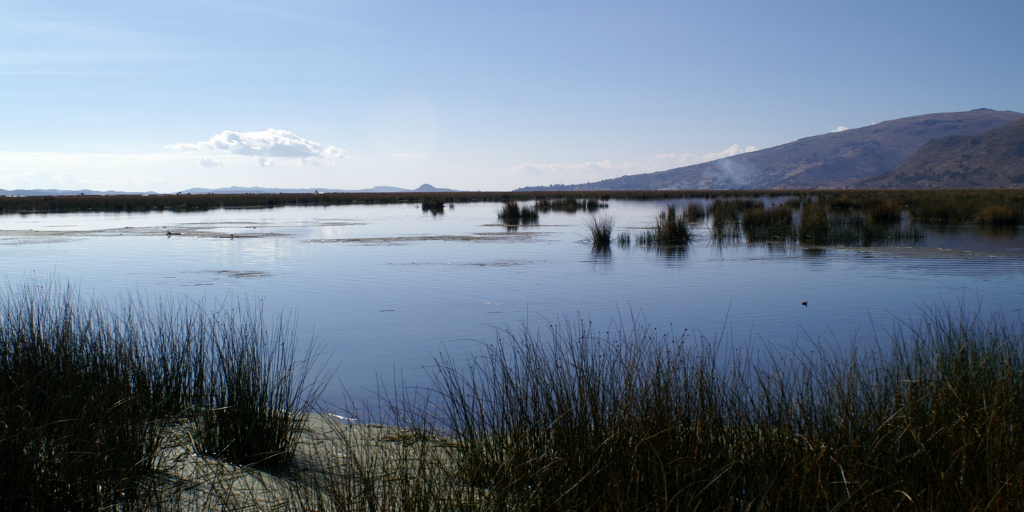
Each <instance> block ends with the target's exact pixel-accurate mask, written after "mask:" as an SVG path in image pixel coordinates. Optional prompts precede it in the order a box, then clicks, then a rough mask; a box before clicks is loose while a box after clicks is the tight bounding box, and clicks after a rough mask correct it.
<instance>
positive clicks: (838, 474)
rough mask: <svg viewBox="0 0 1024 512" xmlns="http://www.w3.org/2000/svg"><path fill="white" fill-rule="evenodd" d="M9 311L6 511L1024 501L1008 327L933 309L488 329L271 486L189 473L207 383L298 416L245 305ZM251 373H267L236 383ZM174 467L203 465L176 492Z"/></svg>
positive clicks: (975, 506) (38, 304)
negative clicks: (785, 323) (781, 336)
mask: <svg viewBox="0 0 1024 512" xmlns="http://www.w3.org/2000/svg"><path fill="white" fill-rule="evenodd" d="M5 293H6V296H5V297H4V300H3V301H0V342H2V345H0V365H2V367H0V370H2V372H0V415H2V416H0V420H2V421H0V507H2V508H3V509H5V510H96V509H118V510H128V509H162V510H163V509H188V510H202V509H208V508H210V507H213V508H218V509H222V510H252V509H275V510H296V511H298V510H310V511H313V510H316V511H332V510H693V509H699V510H795V511H804V510H807V511H810V510H896V509H906V510H920V511H932V510H934V511H939V510H984V509H988V510H1016V509H1017V508H1018V506H1019V504H1020V503H1021V502H1022V501H1024V459H1021V457H1020V454H1021V453H1024V436H1021V435H1020V429H1021V425H1022V424H1024V327H1022V325H1021V323H1020V318H1019V317H1018V318H1015V319H1006V318H1005V317H1003V316H1000V315H994V316H992V317H989V318H987V319H986V318H983V317H981V316H980V315H978V314H972V313H970V312H968V311H966V310H964V309H963V308H961V309H959V310H958V309H950V308H934V309H927V310H923V311H922V312H921V315H920V318H919V319H918V320H917V321H916V322H911V321H906V322H898V323H895V324H894V325H893V327H892V329H891V330H890V331H889V332H890V334H889V335H888V336H887V338H886V339H876V340H874V342H873V343H870V344H868V345H867V346H863V347H860V348H856V349H851V350H849V351H846V350H839V349H829V348H828V347H827V346H822V345H821V344H820V343H811V345H812V346H813V347H814V350H813V351H811V352H800V351H796V352H793V351H792V350H790V349H788V348H786V349H782V348H780V347H774V346H771V345H765V346H764V347H763V350H757V349H756V348H755V347H750V348H748V349H747V350H746V351H741V352H736V353H734V354H727V353H726V352H725V350H724V349H725V348H726V344H725V343H726V340H723V339H720V338H712V339H708V338H705V337H704V336H701V335H699V334H694V333H692V332H689V331H684V332H683V333H682V334H681V335H666V334H663V333H659V332H658V331H657V330H655V329H653V328H652V327H650V326H648V325H645V324H644V323H643V322H642V321H639V320H637V319H634V320H633V322H632V323H631V324H626V325H616V324H613V325H612V326H611V327H610V328H607V329H597V328H595V327H593V326H592V324H591V323H590V322H586V321H582V320H579V321H569V320H564V321H562V322H561V323H557V324H553V325H550V326H548V329H547V330H546V333H545V334H544V335H542V334H541V331H531V330H529V329H527V328H524V329H523V330H522V331H520V332H512V331H504V332H503V333H501V335H500V336H499V338H498V340H497V341H496V342H493V343H491V344H488V345H484V346H482V349H481V350H482V351H481V352H480V353H477V354H471V355H470V356H469V357H468V358H466V359H464V358H463V356H461V355H450V354H442V355H441V356H439V357H438V358H437V360H436V365H435V366H434V367H432V369H430V370H429V371H430V377H431V381H430V382H432V384H431V385H429V386H426V387H410V386H405V385H403V384H401V381H397V384H395V385H394V386H393V387H392V388H390V389H383V390H382V392H381V400H382V401H381V402H380V404H379V405H378V406H376V407H374V408H373V409H372V410H375V411H377V415H376V416H371V417H369V418H362V419H363V421H364V422H366V420H369V423H370V424H363V423H362V422H359V423H356V424H354V425H351V424H350V423H353V422H354V420H347V421H344V422H335V421H333V420H329V417H330V416H329V415H327V414H320V415H311V416H309V417H306V416H305V415H303V417H302V423H303V425H305V427H304V428H303V429H301V432H302V433H301V436H300V437H296V438H293V439H298V441H297V442H296V443H294V444H293V446H295V451H294V453H295V457H301V463H298V462H296V463H293V464H291V465H289V466H285V467H284V469H281V470H279V471H277V472H266V471H265V470H263V469H260V468H258V467H255V466H245V465H239V464H240V461H232V463H231V464H223V463H221V462H218V461H217V460H214V459H208V458H205V457H202V456H199V455H195V453H194V452H195V447H196V445H199V444H201V443H200V442H196V443H193V442H192V441H189V439H191V438H193V437H194V436H195V435H196V430H194V429H195V427H194V426H189V425H191V423H190V422H189V421H187V420H188V418H190V417H191V418H195V416H189V414H190V411H193V410H194V408H199V409H203V408H207V410H209V409H208V408H209V407H211V406H213V408H214V409H217V408H218V407H219V404H225V403H227V402H217V401H216V400H213V399H211V398H208V397H210V396H214V395H217V394H218V391H216V390H217V389H236V390H238V393H240V394H239V396H240V397H242V396H244V397H246V398H249V397H251V395H250V394H247V393H250V392H251V390H252V389H253V388H265V389H267V390H269V391H267V394H268V395H274V394H275V391H274V390H275V389H277V390H279V391H280V393H279V394H280V396H283V397H291V398H286V399H284V400H281V401H278V402H274V400H273V399H272V400H270V401H264V402H262V403H264V404H265V407H262V408H261V409H262V410H263V411H264V412H266V411H267V410H270V409H274V408H275V407H277V406H287V405H288V404H292V405H293V406H294V405H295V404H299V406H300V408H301V404H303V403H308V401H309V399H311V398H312V397H313V396H314V395H315V392H313V389H311V388H304V387H303V386H302V384H301V383H302V382H303V381H302V380H301V379H300V373H298V372H296V371H295V370H296V369H299V368H301V364H300V363H296V362H295V360H294V359H293V356H291V355H290V354H291V352H290V350H285V351H284V352H278V351H279V350H281V349H280V348H279V343H278V342H279V341H280V340H282V339H284V340H287V339H290V338H291V337H292V334H290V333H291V332H292V331H291V330H290V328H289V327H288V324H286V323H280V322H279V323H278V324H275V325H277V326H278V327H276V328H267V327H266V325H265V324H263V323H262V321H261V320H258V319H256V315H258V313H259V310H258V307H250V306H245V305H242V307H241V309H242V311H244V312H246V313H244V314H242V313H239V312H238V311H237V310H227V311H221V312H220V313H218V314H219V315H220V316H217V315H213V316H211V315H210V314H209V312H208V310H207V309H206V308H205V307H201V306H202V305H201V304H199V305H196V304H192V303H177V304H174V303H163V304H158V305H156V306H153V307H143V306H148V305H146V304H143V303H142V302H141V301H135V302H133V303H132V304H133V305H132V306H130V307H122V308H120V309H109V308H104V307H101V305H100V304H98V303H96V302H91V301H86V300H83V299H82V298H81V297H80V296H78V295H77V294H76V293H74V292H73V290H70V291H69V290H66V289H64V290H62V289H58V288H56V287H55V286H54V285H53V284H49V285H47V284H46V283H44V284H43V285H42V286H41V287H40V286H39V285H36V284H32V285H28V286H26V287H23V288H18V289H12V288H11V287H8V290H7V291H6V292H5ZM200 312H202V314H200ZM214 318H216V319H218V320H216V321H214V320H213V319H214ZM230 319H235V321H234V322H232V321H230ZM183 334H185V335H187V336H185V337H182V336H183ZM225 336H227V337H228V339H227V340H226V339H224V337H225ZM229 340H230V342H229ZM268 341H269V343H267V342H268ZM181 343H185V346H187V347H189V348H182V345H181ZM232 343H234V345H232ZM203 347H206V348H207V349H210V348H216V350H212V351H211V350H207V349H204V348H203ZM218 354H220V355H218ZM221 356H223V357H224V358H225V361H232V362H230V363H221V362H219V359H218V357H221ZM275 361H276V362H275ZM253 362H255V363H256V365H257V366H260V367H262V368H264V369H266V370H251V369H249V370H247V369H246V368H251V367H252V363H253ZM285 362H288V363H287V364H285ZM296 365H297V366H296ZM275 369H277V370H275ZM236 370H237V371H236ZM267 370H269V371H267ZM261 372H262V373H261ZM214 373H219V374H221V375H222V376H223V377H218V378H210V377H209V376H210V375H211V374H214ZM241 374H245V375H246V377H245V378H242V379H235V377H234V376H236V375H241ZM266 376H270V378H264V377H266ZM282 379H283V380H290V381H291V382H292V385H291V387H288V386H285V387H281V388H279V386H280V382H281V381H282ZM232 380H244V381H246V382H250V383H251V384H245V385H242V386H241V387H234V388H232V385H231V384H226V383H225V382H226V381H232ZM313 380H314V381H316V379H313ZM246 389H248V390H249V391H246ZM297 389H305V390H306V391H304V392H302V393H296V390H297ZM295 397H300V398H295ZM260 400H261V399H260V398H256V399H255V401H257V402H259V401H260ZM275 404H277V405H275ZM228 408H229V409H230V408H231V406H230V405H229V406H228ZM262 414H263V412H254V413H252V414H251V415H250V416H248V417H247V421H251V422H260V421H264V420H262V419H261V418H262V417H263V416H262ZM314 417H315V418H319V420H316V421H319V422H320V423H319V424H317V423H316V421H313V419H314ZM181 418H185V419H186V421H181V420H180V419H181ZM294 418H295V419H296V420H297V419H298V416H295V417H294ZM273 421H276V420H270V422H271V423H273ZM374 421H376V422H379V423H380V424H377V425H374V424H373V422H374ZM325 422H326V423H325ZM297 423H298V422H297V421H296V422H294V423H292V422H287V424H288V425H289V427H288V428H294V427H295V425H296V424H297ZM225 424H233V425H236V426H240V424H239V423H237V422H227V423H225ZM183 428H184V429H185V430H184V431H182V430H181V429H183ZM235 432H236V433H237V434H236V435H237V438H236V440H239V441H241V440H244V439H245V437H246V436H248V435H253V432H252V431H250V432H249V433H248V434H246V433H242V432H240V431H237V430H236V431H235ZM264 436H265V437H267V438H274V437H275V435H274V434H264ZM179 442H180V443H184V445H183V446H181V447H179V448H177V450H178V451H173V450H172V451H170V452H168V451H166V450H167V447H166V445H168V444H173V443H179ZM273 445H274V443H269V444H268V446H273ZM261 451H262V452H263V453H275V454H280V452H277V451H275V450H273V449H271V450H265V449H261ZM168 454H171V455H173V456H169V455H168ZM174 454H176V455H174ZM218 456H222V455H221V454H220V453H218ZM272 459H275V460H276V461H278V462H280V463H283V462H284V459H281V458H279V457H277V458H275V457H272ZM257 460H265V459H257ZM168 464H169V465H171V466H172V468H173V467H178V466H175V465H181V464H191V465H192V466H193V467H194V468H213V469H210V470H208V471H206V470H203V471H200V470H198V469H197V470H196V473H195V474H192V475H191V476H189V475H184V476H185V477H189V478H191V480H188V482H190V483H188V484H187V485H184V484H181V480H180V478H182V476H180V475H182V473H181V472H180V471H179V472H177V473H176V472H174V471H171V472H169V473H168V472H166V470H167V465H168ZM218 464H220V465H218ZM174 475H179V476H174ZM197 479H199V480H198V481H197ZM168 481H169V482H170V483H167V482H168ZM174 482H179V483H174Z"/></svg>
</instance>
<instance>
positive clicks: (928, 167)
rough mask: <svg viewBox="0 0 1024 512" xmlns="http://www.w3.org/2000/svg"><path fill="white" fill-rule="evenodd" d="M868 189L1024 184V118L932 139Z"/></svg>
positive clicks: (867, 185)
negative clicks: (983, 129) (975, 131)
mask: <svg viewBox="0 0 1024 512" xmlns="http://www.w3.org/2000/svg"><path fill="white" fill-rule="evenodd" d="M859 186H861V187H864V188H1006V187H1012V188H1020V187H1024V119H1019V120H1017V121H1014V122H1012V123H1010V124H1008V125H1006V126H1002V127H1000V128H996V129H994V130H990V131H987V132H984V133H981V134H978V135H974V136H971V135H953V136H950V137H942V138H939V139H934V140H931V141H929V142H928V143H927V144H925V145H924V146H921V149H918V150H917V152H916V153H914V154H913V156H911V157H910V158H908V159H907V161H906V162H904V163H903V165H901V166H899V167H898V168H896V169H895V170H892V171H890V172H887V173H885V174H883V175H881V176H877V177H874V178H868V179H867V180H864V181H862V182H861V183H860V184H859Z"/></svg>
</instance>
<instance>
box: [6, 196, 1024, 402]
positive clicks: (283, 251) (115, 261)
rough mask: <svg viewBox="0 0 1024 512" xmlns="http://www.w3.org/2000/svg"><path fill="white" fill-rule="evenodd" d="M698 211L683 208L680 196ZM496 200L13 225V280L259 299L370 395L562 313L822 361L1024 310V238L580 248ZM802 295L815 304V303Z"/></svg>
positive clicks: (108, 216) (546, 217) (640, 206)
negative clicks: (953, 323) (954, 318)
mask: <svg viewBox="0 0 1024 512" xmlns="http://www.w3.org/2000/svg"><path fill="white" fill-rule="evenodd" d="M672 202H673V203H675V204H677V205H685V203H686V201H684V200H678V201H672ZM665 204H666V202H664V201H659V202H655V201H652V202H631V201H612V202H611V206H610V208H608V209H607V210H606V211H605V212H604V213H606V214H609V215H612V216H614V217H615V219H616V231H619V230H622V229H631V228H632V229H637V228H642V227H645V226H647V225H648V224H649V223H650V222H651V221H652V219H653V217H654V216H655V214H656V213H657V212H658V211H659V210H660V209H661V208H663V207H664V205H665ZM496 210H497V205H495V204H493V203H476V204H458V205H456V206H455V207H454V208H453V209H452V208H447V209H446V212H445V213H444V214H443V215H439V216H433V215H431V214H429V213H424V212H423V211H422V210H421V209H420V205H418V204H416V205H386V206H381V205H374V206H330V207H286V208H277V209H259V210H249V209H230V210H216V211H208V212H197V213H175V212H148V213H130V214H126V213H67V214H30V215H4V216H0V270H2V272H3V273H4V274H5V277H6V278H7V279H8V280H9V281H10V282H11V283H13V284H16V283H17V282H19V281H20V280H22V279H24V278H25V277H26V276H34V277H37V278H42V279H43V280H47V279H49V278H50V277H51V276H58V277H59V278H60V279H67V280H69V281H71V282H72V283H74V284H76V285H78V286H79V288H80V289H81V290H82V291H84V292H85V293H87V294H95V295H96V296H102V297H106V298H108V299H113V298H116V297H117V296H118V295H125V294H128V293H134V292H136V291H138V292H140V293H142V294H145V295H148V296H167V295H169V294H170V295H176V294H184V295H186V296H188V297H192V298H196V299H199V298H203V297H205V298H206V299H207V302H212V301H216V300H221V301H223V300H228V301H231V300H234V299H235V298H238V297H242V298H246V297H247V298H249V299H250V300H256V299H260V300H262V301H263V302H264V307H265V311H267V312H270V313H275V312H279V311H285V312H293V313H294V314H296V315H297V316H298V321H299V326H300V340H302V341H303V342H305V341H308V340H310V339H312V338H313V337H314V336H315V337H316V338H317V339H318V340H319V341H320V342H322V343H323V345H324V347H325V348H326V351H327V352H328V353H329V354H330V358H331V359H330V366H331V367H335V366H336V367H337V368H338V372H337V376H338V379H337V381H336V382H334V383H332V386H331V387H330V389H329V390H328V397H329V398H334V397H336V396H338V395H339V393H340V390H341V386H342V385H344V387H345V388H347V389H348V391H349V392H351V393H352V394H354V395H357V396H359V395H363V394H365V393H366V392H365V391H363V390H367V389H375V382H376V379H377V378H378V377H382V378H384V379H385V380H387V381H388V382H390V381H391V379H392V378H393V376H394V375H395V373H396V372H402V373H403V374H404V376H405V378H406V380H407V381H408V382H410V383H419V382H422V377H421V375H422V372H419V371H417V369H419V368H422V367H423V366H424V365H429V364H431V363H432V361H433V359H432V357H433V356H435V355H437V354H438V353H439V352H441V351H444V350H446V351H448V352H449V353H450V354H454V355H458V354H462V353H469V352H474V351H476V350H478V348H479V347H478V344H479V343H487V342H491V341H493V340H494V339H495V336H496V331H497V330H500V329H505V328H510V329H512V330H513V331H520V330H521V329H522V328H523V326H524V325H525V324H528V325H529V327H530V329H531V330H536V329H538V328H541V329H545V328H546V325H547V324H548V323H549V322H555V321H559V319H562V318H569V319H570V320H575V319H577V318H580V317H582V318H585V319H589V320H590V321H591V322H593V325H594V327H595V328H598V329H601V330H604V329H606V328H608V326H610V324H611V322H613V321H619V320H621V321H622V322H623V323H625V324H627V325H629V324H630V323H631V322H632V320H631V319H632V318H633V317H638V318H640V321H642V322H644V323H648V324H651V325H653V326H655V327H657V328H658V329H659V331H661V332H669V331H671V332H674V333H676V334H678V333H681V332H682V331H683V329H689V330H690V332H692V331H694V330H697V331H700V332H702V333H704V334H705V335H707V336H709V337H718V336H721V335H723V334H724V335H725V337H726V338H727V339H729V340H731V342H732V343H734V344H736V345H737V346H740V347H744V346H748V345H749V344H751V343H753V344H758V343H761V342H762V341H768V342H771V343H773V344H775V345H776V346H779V347H783V348H789V347H793V348H796V349H803V350H807V349H809V348H810V347H812V345H813V342H814V341H816V340H819V339H825V340H828V341H830V342H832V344H833V345H836V346H839V347H846V346H848V345H849V344H850V343H852V342H854V341H855V340H856V341H857V342H860V343H866V342H870V341H871V340H872V336H873V333H875V332H877V333H878V334H879V335H880V337H882V338H883V339H884V338H885V334H884V333H885V330H887V329H891V327H892V325H893V323H894V321H896V320H904V321H906V320H908V319H913V318H916V317H917V314H918V312H919V308H921V307H926V306H930V305H936V304H950V305H952V306H953V307H954V308H955V307H959V304H960V303H963V304H964V305H966V306H967V307H968V308H970V309H973V310H978V309H980V310H981V311H983V312H986V313H987V312H991V311H1002V312H1003V313H1004V314H1005V315H1006V316H1009V317H1012V318H1019V317H1020V315H1021V308H1022V307H1024V236H1021V235H1020V234H1019V233H1015V232H1005V231H1003V232H997V233H986V232H985V231H983V230H981V229H978V228H974V227H971V226H965V227H961V228H959V229H956V230H949V229H942V230H940V229H939V228H937V227H928V226H925V227H924V228H925V229H926V232H927V236H926V238H925V240H923V241H922V242H921V243H918V244H916V245H913V246H910V245H906V244H904V246H902V247H896V246H890V247H876V248H830V249H825V250H820V249H810V248H804V247H801V246H799V245H798V244H792V245H788V246H783V245H766V244H746V243H733V244H726V245H719V244H716V243H714V242H713V241H712V240H710V238H709V235H708V232H707V231H708V230H707V225H706V224H703V225H700V226H698V228H697V234H698V237H697V241H696V242H695V243H693V244H691V246H690V247H689V248H688V249H687V250H685V251H683V252H681V253H678V254H675V255H671V256H669V255H665V254H659V253H656V252H651V251H647V250H644V249H641V248H627V249H622V248H619V247H615V246H613V247H612V250H611V251H610V253H607V254H595V253H593V252H592V251H591V248H590V246H589V245H588V244H587V243H585V242H583V239H584V238H585V236H586V233H585V229H584V227H583V220H584V219H585V214H576V215H572V214H565V213H558V212H552V213H543V214H541V219H540V224H539V225H537V226H529V227H521V228H519V229H518V230H516V231H514V232H508V231H507V230H506V228H505V227H504V226H502V225H499V224H496V222H497V220H496V215H495V213H496ZM803 302H806V303H807V305H806V306H805V305H803V304H802V303H803Z"/></svg>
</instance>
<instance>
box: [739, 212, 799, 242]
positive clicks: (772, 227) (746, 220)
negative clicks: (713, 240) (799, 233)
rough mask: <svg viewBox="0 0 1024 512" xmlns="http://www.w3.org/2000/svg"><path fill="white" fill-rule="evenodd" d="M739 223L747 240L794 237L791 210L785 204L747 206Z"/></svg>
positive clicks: (763, 240) (774, 240)
mask: <svg viewBox="0 0 1024 512" xmlns="http://www.w3.org/2000/svg"><path fill="white" fill-rule="evenodd" d="M740 225H741V226H742V227H743V234H744V235H745V236H746V238H747V241H748V242H784V241H787V240H790V239H793V238H795V237H796V232H795V230H794V229H793V210H791V209H789V207H787V206H785V205H782V206H776V207H774V208H765V207H764V206H758V207H752V208H747V209H745V210H744V211H743V219H742V220H741V221H740Z"/></svg>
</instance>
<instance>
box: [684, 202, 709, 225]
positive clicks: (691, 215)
mask: <svg viewBox="0 0 1024 512" xmlns="http://www.w3.org/2000/svg"><path fill="white" fill-rule="evenodd" d="M707 216H708V210H707V209H706V208H704V205H702V204H699V203H690V204H689V205H687V206H686V220H687V221H689V222H700V221H702V220H704V219H705V218H707Z"/></svg>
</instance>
